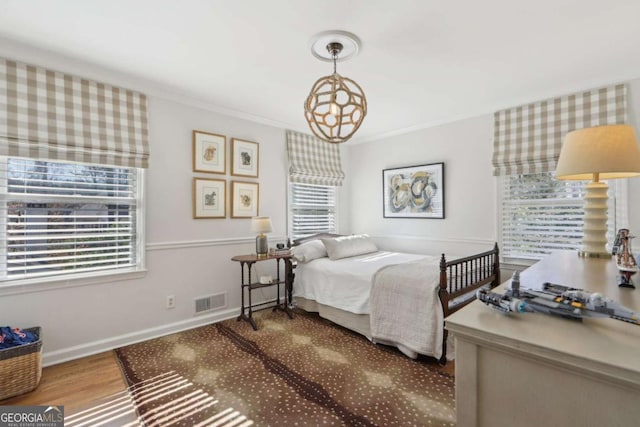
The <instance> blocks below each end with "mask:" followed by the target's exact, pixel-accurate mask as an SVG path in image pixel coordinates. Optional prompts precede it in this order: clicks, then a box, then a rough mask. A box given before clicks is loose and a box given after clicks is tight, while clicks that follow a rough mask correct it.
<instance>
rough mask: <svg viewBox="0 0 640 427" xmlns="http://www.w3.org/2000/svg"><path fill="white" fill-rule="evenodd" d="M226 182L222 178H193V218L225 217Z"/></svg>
mask: <svg viewBox="0 0 640 427" xmlns="http://www.w3.org/2000/svg"><path fill="white" fill-rule="evenodd" d="M226 184H227V182H226V181H225V180H224V179H211V178H193V218H194V219H202V218H226V216H227V209H226V202H227V192H226V186H227V185H226Z"/></svg>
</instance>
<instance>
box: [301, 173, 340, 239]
mask: <svg viewBox="0 0 640 427" xmlns="http://www.w3.org/2000/svg"><path fill="white" fill-rule="evenodd" d="M336 210H337V209H336V187H331V186H320V185H309V184H296V183H291V184H289V236H290V237H291V238H293V239H299V238H302V237H306V236H310V235H312V234H316V233H335V232H336V215H337V212H336Z"/></svg>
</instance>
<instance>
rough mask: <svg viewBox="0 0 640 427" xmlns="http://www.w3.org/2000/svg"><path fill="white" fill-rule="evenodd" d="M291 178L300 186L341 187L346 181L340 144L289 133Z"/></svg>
mask: <svg viewBox="0 0 640 427" xmlns="http://www.w3.org/2000/svg"><path fill="white" fill-rule="evenodd" d="M287 151H288V153H289V178H290V181H291V182H294V183H298V184H314V185H328V186H340V185H342V181H343V180H344V172H343V171H342V162H341V161H340V149H339V144H331V143H329V142H326V141H322V140H320V139H318V138H315V137H313V136H311V135H307V134H304V133H298V132H293V131H290V130H288V131H287Z"/></svg>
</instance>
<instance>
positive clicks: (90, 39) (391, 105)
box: [0, 0, 640, 141]
mask: <svg viewBox="0 0 640 427" xmlns="http://www.w3.org/2000/svg"><path fill="white" fill-rule="evenodd" d="M639 16H640V2H639V1H636V0H607V1H606V2H604V1H602V0H538V1H535V2H534V1H520V0H482V1H477V0H459V1H443V0H393V1H391V0H323V1H314V2H312V1H301V0H218V1H216V0H180V1H164V0H91V1H87V0H64V1H62V0H60V1H51V0H29V1H24V0H2V1H1V2H0V37H1V38H3V39H5V42H7V41H9V42H17V43H21V44H23V45H27V46H34V47H37V48H39V49H42V50H44V51H46V52H47V53H54V54H56V55H62V56H64V57H66V58H70V59H72V60H76V61H80V62H81V63H87V64H91V65H92V66H99V67H101V68H104V69H108V70H110V71H112V72H118V73H121V74H122V75H126V76H131V77H132V78H135V79H139V80H143V81H145V82H148V83H149V84H151V85H153V86H154V87H158V88H162V90H163V91H165V92H166V93H171V94H175V95H177V96H180V97H182V98H188V99H191V100H194V101H195V102H198V103H200V104H202V105H208V106H211V107H212V108H213V109H214V110H216V111H223V112H225V113H228V114H231V115H234V116H238V117H245V118H252V119H253V120H256V121H259V122H264V123H269V124H275V125H277V126H281V127H285V128H291V129H297V130H303V131H307V130H308V129H307V127H306V123H305V121H304V115H303V102H304V100H305V98H306V96H307V94H308V92H309V90H310V89H311V85H312V84H313V83H314V82H315V80H316V79H317V78H319V77H321V76H324V75H328V74H330V73H331V71H332V65H331V64H330V63H327V62H321V61H319V60H318V59H316V58H315V57H314V56H313V55H312V54H311V52H310V46H309V43H310V40H311V38H312V37H313V36H314V35H315V34H316V33H319V32H321V31H326V30H345V31H349V32H352V33H355V34H356V35H357V36H358V37H359V38H360V39H361V41H362V47H361V50H360V53H359V54H358V56H356V57H355V58H352V59H349V60H348V61H345V62H341V63H338V72H339V73H340V74H342V75H343V76H346V77H350V78H352V79H354V80H355V81H356V82H358V83H359V84H360V86H361V87H362V88H363V90H364V91H365V94H366V96H367V101H368V105H369V112H368V115H367V117H366V118H365V120H364V123H363V125H362V127H361V128H360V130H359V131H358V133H357V134H356V136H355V137H354V140H355V141H367V140H372V139H379V138H382V137H385V136H390V135H394V134H399V133H403V132H407V131H410V130H415V129H420V128H423V127H428V126H433V125H437V124H441V123H446V122H450V121H453V120H457V119H461V118H466V117H471V116H476V115H481V114H488V113H492V112H493V111H495V110H497V109H501V108H506V107H511V106H515V105H519V104H523V103H526V102H532V101H537V100H541V99H545V98H548V97H552V96H556V95H563V94H566V93H569V92H572V91H576V90H582V89H591V88H594V87H598V86H600V85H605V84H609V83H617V82H621V81H627V80H630V79H633V78H638V77H640V52H639V51H638V48H639V46H640V24H638V17H639ZM2 53H3V51H2V40H0V54H2ZM5 54H6V52H5ZM15 59H21V58H15ZM36 65H45V66H48V64H42V63H38V64H36ZM58 69H59V68H58ZM60 71H68V70H65V69H61V70H60ZM134 89H139V88H134Z"/></svg>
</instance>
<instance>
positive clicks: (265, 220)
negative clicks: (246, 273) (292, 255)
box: [251, 216, 271, 257]
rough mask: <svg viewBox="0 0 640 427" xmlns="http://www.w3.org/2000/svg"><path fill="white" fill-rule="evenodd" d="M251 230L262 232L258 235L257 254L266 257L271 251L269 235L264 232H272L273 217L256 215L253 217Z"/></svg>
mask: <svg viewBox="0 0 640 427" xmlns="http://www.w3.org/2000/svg"><path fill="white" fill-rule="evenodd" d="M251 231H253V232H256V233H260V234H258V235H257V236H256V254H257V255H258V256H259V257H265V256H267V254H268V253H269V245H268V244H267V236H265V234H264V233H270V232H271V218H269V217H268V216H255V217H253V218H251Z"/></svg>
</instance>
